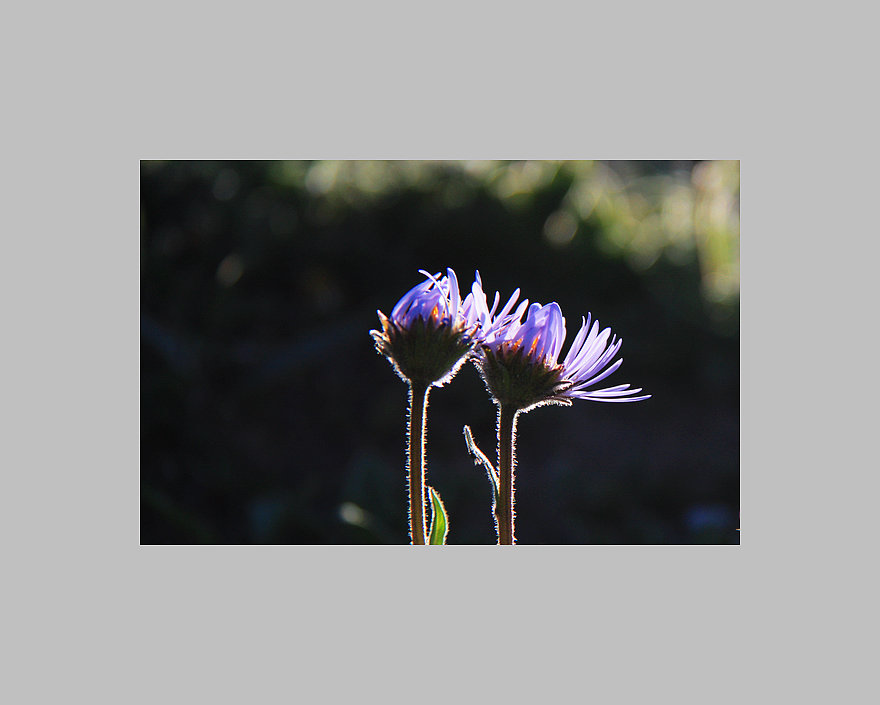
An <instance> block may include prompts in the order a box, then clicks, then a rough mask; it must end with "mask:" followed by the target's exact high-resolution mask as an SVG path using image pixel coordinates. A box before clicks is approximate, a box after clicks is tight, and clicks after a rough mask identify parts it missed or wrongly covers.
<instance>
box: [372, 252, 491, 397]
mask: <svg viewBox="0 0 880 705" xmlns="http://www.w3.org/2000/svg"><path fill="white" fill-rule="evenodd" d="M420 271H421V273H422V274H424V275H425V276H426V277H427V279H426V280H425V281H423V282H422V283H421V284H418V285H416V286H414V287H413V288H412V289H410V290H409V291H408V292H407V293H406V294H404V295H403V297H402V298H401V299H400V301H398V302H397V304H395V306H394V308H393V309H391V316H390V317H386V316H385V314H383V313H382V312H381V311H377V312H376V313H378V315H379V321H380V322H381V324H382V330H381V331H378V330H371V331H370V335H372V336H373V340H374V341H375V343H376V350H377V351H378V352H379V353H381V354H382V355H385V357H387V358H388V361H389V362H390V363H391V365H392V366H393V367H394V370H395V372H397V374H398V375H399V376H400V377H401V378H402V379H403V380H404V381H406V382H419V383H423V384H427V385H435V386H441V385H443V384H445V383H446V382H448V381H449V380H450V379H452V377H453V376H454V375H455V373H456V372H457V371H458V369H459V368H460V367H461V364H462V363H463V362H464V360H465V358H466V357H467V355H468V353H470V351H471V350H472V349H473V347H474V343H475V340H474V338H473V337H472V335H471V333H472V331H473V328H474V324H473V322H471V323H469V322H468V316H467V315H466V311H465V308H464V306H463V305H462V300H461V296H460V294H459V288H458V278H457V277H456V276H455V272H454V271H452V269H447V270H446V272H447V275H446V276H445V277H442V278H441V276H440V273H439V272H438V273H437V274H434V275H431V274H429V273H428V272H425V271H423V270H420Z"/></svg>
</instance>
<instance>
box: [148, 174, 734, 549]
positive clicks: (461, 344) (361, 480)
mask: <svg viewBox="0 0 880 705" xmlns="http://www.w3.org/2000/svg"><path fill="white" fill-rule="evenodd" d="M140 203H141V208H140V219H141V252H140V266H141V270H140V280H141V282H140V292H141V296H140V309H141V344H140V375H141V393H140V454H141V463H140V495H141V500H140V543H141V545H155V544H226V545H228V544H258V545H266V544H280V545H365V544H385V545H407V544H413V545H450V546H452V545H456V544H457V545H512V544H517V545H595V544H605V545H623V544H630V545H656V544H679V545H680V544H691V545H693V544H727V545H732V544H737V545H738V544H739V542H740V539H739V529H740V336H739V330H740V320H739V295H740V283H739V281H740V277H739V254H740V241H739V228H740V225H739V214H740V163H739V161H737V160H733V161H731V160H680V161H675V160H668V161H660V160H642V161H639V160H620V161H615V160H218V161H209V160H142V161H141V162H140Z"/></svg>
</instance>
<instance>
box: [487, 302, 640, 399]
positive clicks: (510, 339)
mask: <svg viewBox="0 0 880 705" xmlns="http://www.w3.org/2000/svg"><path fill="white" fill-rule="evenodd" d="M522 308H523V307H522V305H521V306H520V308H518V309H517V313H518V315H514V316H513V317H511V316H507V317H506V318H504V319H503V320H500V321H496V322H493V323H490V325H489V328H490V330H492V332H493V334H492V335H490V336H487V337H486V338H485V339H484V340H483V341H481V342H482V355H481V356H480V359H479V361H478V366H479V367H480V370H481V372H482V373H483V377H484V379H485V381H486V384H487V386H488V387H489V391H490V392H491V393H492V395H493V397H494V398H495V399H496V401H497V402H499V403H502V404H510V405H512V406H514V407H515V408H519V409H521V410H529V409H532V408H534V407H536V406H540V405H542V404H548V403H557V404H571V400H572V399H589V400H591V401H607V402H628V401H642V400H644V399H649V398H650V396H651V395H650V394H647V395H642V396H635V395H636V394H638V393H639V392H640V391H642V390H641V389H640V388H636V389H632V388H630V385H629V384H621V385H617V386H614V387H606V388H604V389H595V385H596V384H598V383H599V382H601V381H602V380H604V379H605V378H606V377H608V376H609V375H611V374H612V373H613V372H615V371H616V370H617V368H619V367H620V365H621V364H622V363H623V359H622V358H621V359H618V360H616V361H614V362H612V360H613V359H614V357H615V355H617V353H618V351H619V350H620V346H621V344H622V343H623V341H622V340H620V339H618V338H617V337H616V336H612V334H611V329H610V328H605V329H604V330H602V331H600V330H599V322H598V321H592V316H591V315H588V317H587V319H583V318H582V319H581V322H582V324H581V329H580V331H578V334H577V335H576V336H575V339H574V341H573V342H572V344H571V347H570V348H569V350H568V353H567V354H566V356H565V358H564V359H563V360H562V362H559V361H558V360H559V355H560V353H561V352H562V345H563V343H564V342H565V318H563V316H562V310H561V309H560V308H559V304H557V303H555V302H553V303H550V304H547V305H546V306H541V304H537V303H533V304H532V305H531V306H530V307H529V309H528V315H527V316H526V318H525V320H524V321H523V320H522ZM591 323H592V325H591Z"/></svg>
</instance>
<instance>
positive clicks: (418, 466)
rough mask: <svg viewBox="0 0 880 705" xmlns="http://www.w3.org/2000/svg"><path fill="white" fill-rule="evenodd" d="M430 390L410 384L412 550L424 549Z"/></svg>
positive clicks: (409, 449)
mask: <svg viewBox="0 0 880 705" xmlns="http://www.w3.org/2000/svg"><path fill="white" fill-rule="evenodd" d="M430 389H431V388H430V386H429V385H426V384H423V383H417V382H410V385H409V418H408V420H407V445H406V463H407V473H408V477H409V535H410V538H411V539H412V543H413V545H414V546H424V545H425V441H426V433H425V427H426V421H427V418H428V414H427V411H428V392H429V391H430Z"/></svg>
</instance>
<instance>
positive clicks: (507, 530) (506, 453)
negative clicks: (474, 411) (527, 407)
mask: <svg viewBox="0 0 880 705" xmlns="http://www.w3.org/2000/svg"><path fill="white" fill-rule="evenodd" d="M518 413H519V410H518V409H516V408H515V407H512V406H508V405H503V404H502V405H500V406H499V407H498V502H497V503H496V505H495V524H496V528H497V530H498V544H499V545H501V546H505V545H507V546H512V545H513V544H514V543H515V540H514V538H513V516H514V513H513V505H514V501H513V471H514V468H515V467H516V450H515V446H516V417H517V414H518Z"/></svg>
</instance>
